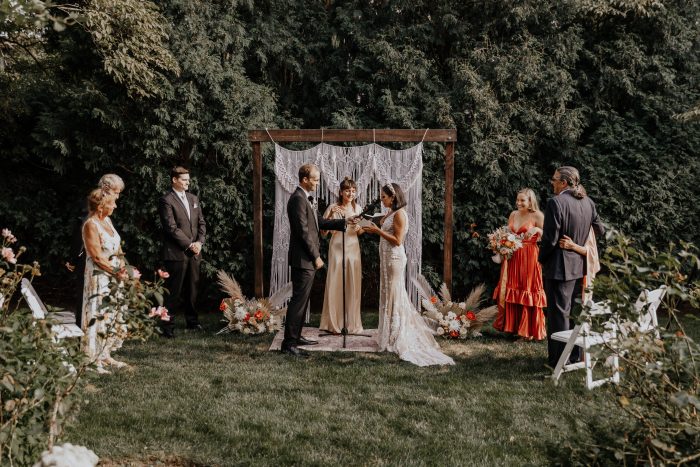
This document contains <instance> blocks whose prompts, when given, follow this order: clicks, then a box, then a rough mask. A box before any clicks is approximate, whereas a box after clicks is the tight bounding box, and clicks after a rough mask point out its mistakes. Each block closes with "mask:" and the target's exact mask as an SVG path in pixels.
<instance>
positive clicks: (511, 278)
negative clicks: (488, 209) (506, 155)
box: [493, 188, 547, 341]
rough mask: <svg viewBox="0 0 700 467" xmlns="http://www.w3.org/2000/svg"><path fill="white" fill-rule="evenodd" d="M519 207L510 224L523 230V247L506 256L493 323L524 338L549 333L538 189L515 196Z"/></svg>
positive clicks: (496, 297)
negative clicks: (541, 255) (536, 193)
mask: <svg viewBox="0 0 700 467" xmlns="http://www.w3.org/2000/svg"><path fill="white" fill-rule="evenodd" d="M515 206H516V208H517V209H516V210H515V211H513V212H511V213H510V217H509V218H508V228H509V229H510V231H511V232H513V233H515V234H518V235H519V234H524V239H523V247H522V248H520V249H518V250H516V251H515V252H514V253H513V256H512V257H511V258H510V259H505V258H503V261H502V262H501V276H500V279H499V281H498V286H497V287H496V290H494V292H493V298H494V299H495V300H496V301H497V302H498V316H496V319H495V320H494V322H493V327H494V328H495V329H496V330H498V331H501V332H506V333H509V334H513V335H517V336H519V337H520V338H521V339H523V340H538V341H539V340H542V339H544V338H545V337H547V330H546V327H545V321H544V312H543V311H542V308H544V307H546V306H547V298H546V297H545V294H544V287H543V282H542V268H541V266H540V263H539V262H538V261H537V254H538V253H539V247H538V246H537V242H538V240H539V238H540V236H541V235H542V225H543V223H544V214H543V213H542V211H540V209H539V205H538V203H537V197H536V196H535V192H534V191H532V190H531V189H529V188H523V189H522V190H520V191H519V192H518V195H517V197H516V199H515Z"/></svg>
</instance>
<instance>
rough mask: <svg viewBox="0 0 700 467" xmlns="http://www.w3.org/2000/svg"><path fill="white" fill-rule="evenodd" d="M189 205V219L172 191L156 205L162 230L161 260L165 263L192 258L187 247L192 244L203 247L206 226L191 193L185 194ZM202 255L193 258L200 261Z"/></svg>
mask: <svg viewBox="0 0 700 467" xmlns="http://www.w3.org/2000/svg"><path fill="white" fill-rule="evenodd" d="M186 196H187V201H188V203H189V205H190V217H189V218H188V217H187V211H186V210H185V206H183V204H182V202H181V201H180V199H179V198H178V197H177V195H176V194H175V192H174V191H173V190H170V191H169V192H167V193H166V194H165V195H163V197H162V198H161V199H160V202H159V203H158V214H159V216H160V223H161V226H162V229H163V259H164V260H165V261H184V260H185V259H186V257H187V256H192V255H191V254H190V253H191V250H187V247H189V246H190V244H192V243H194V242H200V243H201V244H202V245H204V237H205V235H206V233H207V226H206V223H205V222H204V214H203V213H202V206H201V205H200V204H199V199H197V197H196V196H195V195H193V194H192V193H186ZM201 256H202V254H201V253H200V254H198V255H196V256H195V259H196V260H198V259H201Z"/></svg>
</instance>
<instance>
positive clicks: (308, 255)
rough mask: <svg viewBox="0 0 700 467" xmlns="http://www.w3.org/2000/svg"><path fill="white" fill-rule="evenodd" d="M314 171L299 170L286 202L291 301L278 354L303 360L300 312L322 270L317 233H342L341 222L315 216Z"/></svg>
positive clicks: (308, 168)
mask: <svg viewBox="0 0 700 467" xmlns="http://www.w3.org/2000/svg"><path fill="white" fill-rule="evenodd" d="M320 177H321V175H320V173H319V171H318V168H317V167H316V166H315V165H313V164H305V165H302V166H301V167H300V168H299V186H298V187H297V189H296V190H295V191H294V193H292V196H291V197H290V198H289V201H288V202H287V216H288V217H289V227H290V236H289V257H288V260H289V265H290V266H291V268H292V298H291V300H290V301H289V306H288V307H287V317H286V320H285V325H284V340H283V341H282V353H286V354H290V355H294V356H295V357H303V356H306V355H308V354H307V353H306V352H305V351H303V350H301V349H299V348H298V347H297V346H299V345H313V344H316V343H317V342H316V341H310V340H308V339H305V338H303V337H302V336H301V329H302V327H303V323H304V310H305V309H306V304H307V303H308V301H309V296H310V295H311V286H312V285H313V282H314V276H315V275H316V270H317V269H321V268H322V267H323V260H322V259H321V255H320V253H319V237H318V234H319V229H322V230H340V231H344V230H345V219H324V218H323V217H321V216H320V215H319V213H318V209H317V206H316V200H315V199H314V196H313V192H314V191H316V187H317V186H318V182H319V180H320Z"/></svg>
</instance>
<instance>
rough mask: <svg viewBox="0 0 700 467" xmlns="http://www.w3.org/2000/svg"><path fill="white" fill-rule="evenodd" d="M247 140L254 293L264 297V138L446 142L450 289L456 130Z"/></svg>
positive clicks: (254, 134) (271, 133) (273, 134)
mask: <svg viewBox="0 0 700 467" xmlns="http://www.w3.org/2000/svg"><path fill="white" fill-rule="evenodd" d="M248 141H250V142H251V144H252V145H253V251H254V257H255V273H254V278H255V296H256V297H263V296H264V295H263V292H264V290H263V245H262V239H263V232H262V222H263V204H262V165H263V164H262V154H261V152H260V150H261V149H260V145H261V143H266V142H278V143H289V142H321V141H325V142H327V143H330V142H350V141H352V142H367V141H375V142H377V143H383V142H418V141H426V142H438V143H445V144H446V146H445V227H444V228H445V239H444V241H445V244H444V246H443V261H444V262H443V279H444V281H445V284H447V287H448V288H449V289H450V290H452V230H453V228H452V198H453V193H452V192H453V190H454V153H455V142H456V141H457V130H455V129H434V130H428V131H427V132H426V131H425V130H421V129H412V130H404V129H401V130H396V129H378V130H366V129H365V130H342V129H333V128H328V129H323V130H321V129H316V130H289V129H276V130H250V131H248Z"/></svg>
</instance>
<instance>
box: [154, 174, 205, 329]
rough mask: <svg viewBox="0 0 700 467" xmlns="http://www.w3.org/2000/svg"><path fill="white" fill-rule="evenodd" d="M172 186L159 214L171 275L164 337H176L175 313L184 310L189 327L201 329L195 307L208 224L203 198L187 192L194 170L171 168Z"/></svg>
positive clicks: (166, 261) (166, 298)
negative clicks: (201, 199) (168, 317)
mask: <svg viewBox="0 0 700 467" xmlns="http://www.w3.org/2000/svg"><path fill="white" fill-rule="evenodd" d="M170 180H171V182H172V189H171V190H169V191H168V192H167V193H165V195H163V197H162V198H161V199H160V202H159V203H158V214H159V216H160V223H161V226H162V229H163V263H164V267H165V270H166V271H167V272H168V274H170V277H169V278H168V279H167V281H166V283H165V286H166V288H167V289H168V291H169V293H168V295H167V296H166V297H165V307H166V308H167V309H168V314H169V315H170V321H161V323H160V324H161V328H162V330H163V337H174V329H175V323H174V320H175V315H178V314H180V310H181V309H183V311H184V315H185V322H186V325H187V328H188V329H198V330H201V329H202V326H201V325H200V324H199V319H198V317H197V310H195V302H196V301H197V287H198V285H199V267H200V264H201V263H202V245H204V236H205V235H206V223H205V222H204V214H203V213H202V206H201V205H200V204H199V199H198V198H197V197H196V196H195V195H193V194H191V193H187V189H188V188H189V187H190V173H189V171H188V170H187V169H185V168H184V167H174V168H173V169H172V170H171V171H170Z"/></svg>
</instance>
